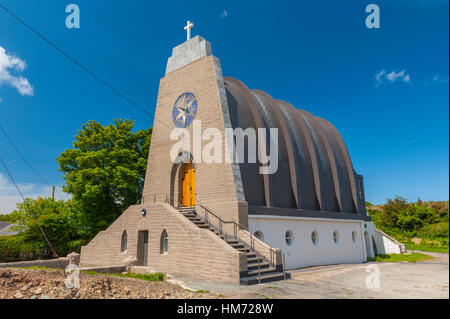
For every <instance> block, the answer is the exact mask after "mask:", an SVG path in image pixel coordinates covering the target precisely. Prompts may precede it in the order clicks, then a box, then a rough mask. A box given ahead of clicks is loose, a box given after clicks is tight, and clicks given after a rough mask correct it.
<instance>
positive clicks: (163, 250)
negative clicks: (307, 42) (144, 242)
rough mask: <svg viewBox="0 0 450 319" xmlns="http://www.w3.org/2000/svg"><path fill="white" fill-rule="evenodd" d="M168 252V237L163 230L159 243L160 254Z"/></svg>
mask: <svg viewBox="0 0 450 319" xmlns="http://www.w3.org/2000/svg"><path fill="white" fill-rule="evenodd" d="M168 252H169V235H168V234H167V231H166V230H165V229H164V230H163V232H162V234H161V243H160V251H159V253H160V254H163V255H165V254H167V253H168Z"/></svg>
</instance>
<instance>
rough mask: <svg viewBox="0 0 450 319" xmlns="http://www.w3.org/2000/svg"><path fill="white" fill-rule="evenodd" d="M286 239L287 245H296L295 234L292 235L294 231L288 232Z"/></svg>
mask: <svg viewBox="0 0 450 319" xmlns="http://www.w3.org/2000/svg"><path fill="white" fill-rule="evenodd" d="M284 238H285V240H286V244H287V245H288V246H292V244H293V243H294V234H293V233H292V231H290V230H288V231H287V232H286V234H285V235H284Z"/></svg>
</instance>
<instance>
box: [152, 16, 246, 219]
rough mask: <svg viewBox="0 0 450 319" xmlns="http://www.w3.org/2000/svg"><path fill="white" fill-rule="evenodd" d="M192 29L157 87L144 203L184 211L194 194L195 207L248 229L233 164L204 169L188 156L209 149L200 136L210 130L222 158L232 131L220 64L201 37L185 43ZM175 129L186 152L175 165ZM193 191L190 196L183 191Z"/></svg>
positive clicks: (207, 165)
mask: <svg viewBox="0 0 450 319" xmlns="http://www.w3.org/2000/svg"><path fill="white" fill-rule="evenodd" d="M192 26H193V25H192V23H190V22H188V25H187V29H186V30H187V31H188V40H187V41H186V42H184V43H182V44H180V45H178V46H176V47H175V48H173V50H172V56H171V57H170V58H169V59H168V62H167V66H166V73H165V76H164V77H163V78H162V79H161V81H160V86H159V93H158V101H157V105H156V111H155V120H154V126H153V133H152V140H151V145H150V152H149V158H148V164H147V171H146V175H145V183H144V192H143V203H144V204H147V203H151V202H162V201H169V202H170V203H171V204H172V205H173V206H175V207H178V206H184V205H185V204H186V200H185V199H184V202H183V198H184V197H183V196H184V195H183V193H184V194H186V193H189V192H194V194H191V198H193V199H194V203H195V204H197V205H203V206H206V207H208V209H210V210H211V211H212V212H214V213H215V214H217V215H218V216H220V217H221V218H222V219H223V220H233V221H235V222H239V223H241V224H242V225H244V226H247V225H248V206H247V203H246V202H245V198H244V195H243V188H242V181H241V175H240V170H239V166H238V164H235V163H229V162H226V161H225V160H223V161H222V162H213V163H206V162H204V161H202V158H201V157H202V156H201V154H202V153H201V151H200V152H194V151H193V148H194V143H197V144H199V143H200V144H207V143H208V141H207V140H205V139H204V136H202V132H204V131H205V130H206V129H208V128H214V129H217V130H218V131H220V132H221V135H222V136H221V139H222V141H221V142H222V154H225V153H226V147H225V145H226V143H227V142H228V141H227V134H226V133H225V128H231V122H230V116H229V109H228V103H227V97H226V91H225V86H224V80H223V76H222V70H221V66H220V61H219V59H218V58H216V57H215V56H213V55H212V50H211V44H210V43H209V42H208V41H206V40H205V39H204V38H202V37H201V36H195V37H193V38H190V34H189V32H190V28H191V27H192ZM194 121H195V123H193V122H194ZM194 124H195V125H194ZM180 128H182V129H185V130H186V131H185V132H186V133H183V134H184V135H183V143H188V145H189V146H190V147H189V149H190V151H186V152H184V151H183V152H180V153H179V154H178V158H177V159H176V160H174V159H173V158H171V151H172V149H173V147H174V145H175V144H176V143H177V142H179V140H174V139H173V132H174V130H176V129H180ZM171 135H172V139H171ZM185 135H186V136H185ZM194 140H195V141H194ZM186 159H189V160H188V161H186ZM186 163H190V164H189V165H191V166H190V167H189V169H187V168H186ZM186 172H188V174H187V175H186ZM194 172H195V173H194ZM193 174H195V175H193ZM185 176H188V177H189V178H190V182H189V183H188V182H187V181H185ZM193 177H195V181H193V180H192V178H193ZM188 184H189V186H187V185H188ZM193 186H194V188H195V190H194V189H192V190H191V189H185V188H186V187H193Z"/></svg>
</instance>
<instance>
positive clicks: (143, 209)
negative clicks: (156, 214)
mask: <svg viewBox="0 0 450 319" xmlns="http://www.w3.org/2000/svg"><path fill="white" fill-rule="evenodd" d="M146 214H147V211H146V210H145V208H142V210H141V215H142V216H145V215H146Z"/></svg>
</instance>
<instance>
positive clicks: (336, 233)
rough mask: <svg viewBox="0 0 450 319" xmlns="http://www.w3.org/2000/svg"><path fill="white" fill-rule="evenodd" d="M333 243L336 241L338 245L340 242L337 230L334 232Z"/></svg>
mask: <svg viewBox="0 0 450 319" xmlns="http://www.w3.org/2000/svg"><path fill="white" fill-rule="evenodd" d="M333 241H334V243H335V244H337V243H338V242H339V233H338V231H337V230H335V231H334V232H333Z"/></svg>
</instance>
